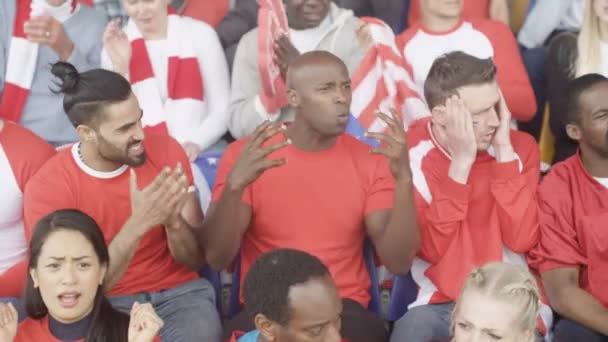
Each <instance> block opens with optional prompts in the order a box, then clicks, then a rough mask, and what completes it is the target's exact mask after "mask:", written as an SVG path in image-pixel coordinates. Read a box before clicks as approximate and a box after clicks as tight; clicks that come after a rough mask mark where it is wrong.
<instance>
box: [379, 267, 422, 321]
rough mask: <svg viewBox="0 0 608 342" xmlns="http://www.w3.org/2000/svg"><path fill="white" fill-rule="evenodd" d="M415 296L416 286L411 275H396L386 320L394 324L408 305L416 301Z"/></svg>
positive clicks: (416, 292) (403, 313)
mask: <svg viewBox="0 0 608 342" xmlns="http://www.w3.org/2000/svg"><path fill="white" fill-rule="evenodd" d="M417 294H418V286H417V285H416V283H415V282H414V279H413V278H412V274H411V273H408V274H406V275H396V276H395V277H394V278H393V290H392V292H391V299H390V303H389V307H388V315H387V317H386V319H387V320H388V321H390V322H394V321H396V320H398V319H399V318H401V316H403V315H405V313H406V312H407V307H408V305H410V304H411V303H412V302H413V301H414V300H416V295H417Z"/></svg>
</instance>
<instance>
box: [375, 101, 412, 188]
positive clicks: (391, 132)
mask: <svg viewBox="0 0 608 342" xmlns="http://www.w3.org/2000/svg"><path fill="white" fill-rule="evenodd" d="M377 115H378V117H379V118H380V119H381V120H382V121H384V122H385V123H386V125H387V126H388V128H387V129H386V133H373V132H367V133H366V134H365V135H366V136H367V137H370V138H373V139H377V140H379V141H380V142H382V144H381V146H380V147H376V148H373V149H372V151H371V152H372V153H377V154H382V155H384V156H385V157H387V158H388V159H389V162H390V168H391V173H392V174H393V177H394V178H395V180H396V181H401V180H408V181H409V180H411V178H412V173H411V170H410V160H409V152H408V147H407V134H406V133H405V129H404V125H403V120H402V119H401V115H400V114H399V113H397V111H396V110H394V109H391V116H388V115H386V114H384V113H381V112H378V114H377Z"/></svg>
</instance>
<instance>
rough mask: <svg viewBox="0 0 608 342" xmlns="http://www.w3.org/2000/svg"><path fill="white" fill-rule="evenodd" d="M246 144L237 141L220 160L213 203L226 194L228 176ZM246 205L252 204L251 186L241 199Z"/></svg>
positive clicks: (242, 141)
mask: <svg viewBox="0 0 608 342" xmlns="http://www.w3.org/2000/svg"><path fill="white" fill-rule="evenodd" d="M244 144H245V141H244V140H239V141H236V142H234V143H232V144H230V145H229V146H228V148H226V151H225V152H224V155H223V156H222V159H221V160H220V164H219V166H218V168H217V175H216V176H215V185H214V186H213V194H212V198H211V201H212V202H216V201H217V200H219V199H220V197H221V196H222V193H223V192H224V184H226V179H227V178H228V174H229V173H230V171H231V170H232V167H233V166H234V163H235V162H236V159H237V158H238V156H239V153H240V152H241V149H242V148H243V145H244ZM241 200H242V201H243V202H244V203H246V204H248V205H250V206H251V203H252V195H251V185H250V186H248V187H247V188H246V189H245V192H244V193H243V197H242V199H241Z"/></svg>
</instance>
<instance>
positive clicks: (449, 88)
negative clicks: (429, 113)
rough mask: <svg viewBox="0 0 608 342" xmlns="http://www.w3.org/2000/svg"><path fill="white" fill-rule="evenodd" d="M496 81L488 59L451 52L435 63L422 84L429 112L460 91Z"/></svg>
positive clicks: (492, 63)
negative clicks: (462, 88) (460, 89)
mask: <svg viewBox="0 0 608 342" xmlns="http://www.w3.org/2000/svg"><path fill="white" fill-rule="evenodd" d="M494 80H496V65H495V64H494V61H493V60H492V58H486V59H480V58H477V57H475V56H471V55H468V54H466V53H464V52H462V51H453V52H450V53H447V54H445V55H442V56H440V57H439V58H437V59H435V61H434V62H433V64H432V65H431V69H430V71H429V74H428V76H427V77H426V81H425V82H424V98H425V99H426V103H427V104H428V106H429V108H430V109H433V108H434V107H436V106H439V105H444V104H445V101H446V100H447V99H448V98H450V97H451V96H453V95H457V94H458V89H459V88H461V87H466V86H472V85H481V84H485V83H490V82H493V81H494Z"/></svg>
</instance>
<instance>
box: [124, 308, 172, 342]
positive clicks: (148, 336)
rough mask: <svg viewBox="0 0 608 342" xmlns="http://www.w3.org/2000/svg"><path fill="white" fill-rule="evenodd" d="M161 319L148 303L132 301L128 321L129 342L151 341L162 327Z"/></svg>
mask: <svg viewBox="0 0 608 342" xmlns="http://www.w3.org/2000/svg"><path fill="white" fill-rule="evenodd" d="M163 324H164V323H163V320H162V319H160V317H158V315H157V314H156V311H154V308H153V307H152V305H150V304H149V303H146V304H139V303H138V302H135V303H133V307H132V308H131V319H130V321H129V332H128V341H129V342H152V341H153V340H154V338H155V337H156V336H158V332H159V331H160V329H161V328H162V327H163Z"/></svg>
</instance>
